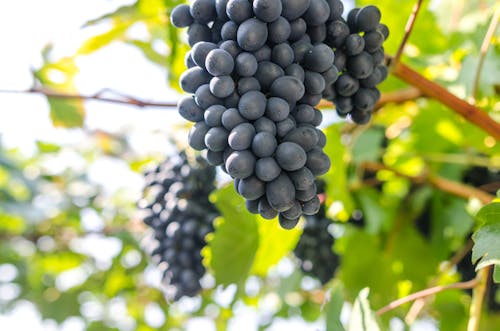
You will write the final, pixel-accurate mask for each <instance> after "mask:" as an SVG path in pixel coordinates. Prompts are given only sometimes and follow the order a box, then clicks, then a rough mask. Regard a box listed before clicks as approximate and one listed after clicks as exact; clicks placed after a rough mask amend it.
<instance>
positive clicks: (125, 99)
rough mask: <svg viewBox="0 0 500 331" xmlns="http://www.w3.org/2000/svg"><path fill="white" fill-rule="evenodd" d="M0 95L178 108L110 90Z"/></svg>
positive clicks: (44, 90) (39, 90) (33, 90)
mask: <svg viewBox="0 0 500 331" xmlns="http://www.w3.org/2000/svg"><path fill="white" fill-rule="evenodd" d="M109 92H111V93H112V94H114V95H116V97H104V96H103V94H104V93H109ZM0 93H24V94H26V93H28V94H43V95H45V96H46V97H48V98H57V99H74V100H84V101H88V100H95V101H101V102H110V103H117V104H125V105H131V106H136V107H139V108H144V107H164V108H174V107H176V106H177V102H175V101H174V102H152V101H145V100H141V99H138V98H136V97H132V96H129V95H126V94H124V93H121V92H117V91H114V90H110V89H103V90H101V91H99V92H97V93H95V94H92V95H82V94H72V93H62V92H57V91H54V90H51V89H47V88H42V87H32V88H30V89H28V90H0Z"/></svg>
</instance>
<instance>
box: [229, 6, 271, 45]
mask: <svg viewBox="0 0 500 331" xmlns="http://www.w3.org/2000/svg"><path fill="white" fill-rule="evenodd" d="M231 1H233V0H231ZM243 1H247V0H243ZM267 33H268V32H267V26H266V23H264V22H262V21H260V20H258V19H256V18H249V19H247V20H246V21H244V22H243V23H241V25H240V27H239V28H238V33H237V40H238V45H239V46H240V47H241V48H242V49H244V50H245V51H249V52H253V51H256V50H258V49H259V48H261V47H262V46H264V44H265V43H266V41H267Z"/></svg>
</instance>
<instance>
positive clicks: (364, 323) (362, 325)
mask: <svg viewBox="0 0 500 331" xmlns="http://www.w3.org/2000/svg"><path fill="white" fill-rule="evenodd" d="M369 293H370V290H369V289H368V288H364V289H362V290H361V292H359V295H358V297H357V298H356V301H355V302H354V306H353V308H352V313H351V318H350V320H349V328H348V329H347V330H348V331H380V327H379V326H378V324H377V321H376V320H375V314H374V313H373V312H372V311H371V309H370V304H369V302H368V294H369Z"/></svg>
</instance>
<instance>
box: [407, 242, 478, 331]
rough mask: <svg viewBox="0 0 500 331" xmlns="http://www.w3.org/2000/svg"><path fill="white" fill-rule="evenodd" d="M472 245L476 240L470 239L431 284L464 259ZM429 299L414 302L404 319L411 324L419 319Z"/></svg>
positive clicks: (435, 282) (434, 283)
mask: <svg viewBox="0 0 500 331" xmlns="http://www.w3.org/2000/svg"><path fill="white" fill-rule="evenodd" d="M472 246H474V242H473V241H472V239H469V240H468V241H467V243H466V244H465V246H464V247H463V248H462V249H461V250H459V251H457V252H456V253H455V254H454V255H453V256H452V258H451V259H450V260H449V261H447V262H446V263H445V264H444V265H443V267H442V268H441V270H440V274H439V275H438V276H437V277H435V278H434V279H433V280H432V281H431V282H430V284H429V286H435V285H436V284H437V283H438V282H439V279H440V278H441V276H442V275H443V274H445V273H447V272H448V271H449V270H450V269H451V268H452V267H454V266H455V265H457V264H458V263H459V262H460V261H462V259H463V258H464V257H465V256H467V254H468V253H469V252H470V251H471V249H472ZM428 299H429V298H428V297H426V298H420V299H417V300H415V302H413V304H412V305H411V307H410V309H409V310H408V313H407V314H406V316H405V319H404V321H405V322H406V324H408V325H410V324H412V323H413V322H414V321H415V320H416V319H417V317H418V315H419V314H420V312H421V311H422V309H423V308H424V306H425V304H426V303H427V301H428Z"/></svg>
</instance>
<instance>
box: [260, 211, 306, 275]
mask: <svg viewBox="0 0 500 331" xmlns="http://www.w3.org/2000/svg"><path fill="white" fill-rule="evenodd" d="M257 226H258V232H259V248H258V249H257V253H256V254H255V261H254V263H253V266H252V270H251V273H252V274H256V275H259V276H265V275H266V274H267V271H268V270H269V268H270V267H272V266H274V265H275V264H277V263H278V262H279V261H280V260H281V259H282V258H283V257H284V256H286V255H287V254H288V253H289V252H290V251H291V250H292V249H293V248H294V247H295V245H297V242H298V241H299V238H300V234H301V233H302V231H301V230H300V229H299V226H296V227H295V228H294V229H292V230H285V229H283V228H282V227H281V226H280V225H279V223H278V220H277V219H274V220H266V219H263V218H262V217H257Z"/></svg>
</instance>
